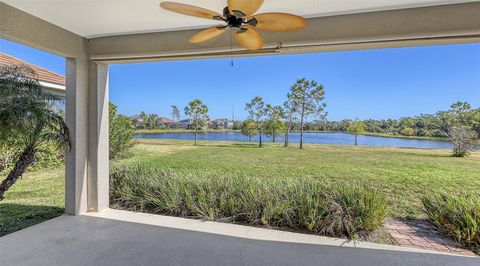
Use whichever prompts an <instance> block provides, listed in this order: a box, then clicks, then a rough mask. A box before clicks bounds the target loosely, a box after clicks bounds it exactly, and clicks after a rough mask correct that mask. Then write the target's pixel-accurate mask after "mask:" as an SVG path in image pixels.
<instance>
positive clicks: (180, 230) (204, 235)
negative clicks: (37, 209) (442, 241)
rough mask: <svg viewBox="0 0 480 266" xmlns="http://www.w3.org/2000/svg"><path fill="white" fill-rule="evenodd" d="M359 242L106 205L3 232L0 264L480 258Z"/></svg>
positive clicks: (469, 261) (454, 261)
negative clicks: (105, 206) (127, 210)
mask: <svg viewBox="0 0 480 266" xmlns="http://www.w3.org/2000/svg"><path fill="white" fill-rule="evenodd" d="M225 234H228V235H225ZM342 244H343V246H341V245H342ZM352 245H353V243H347V244H345V242H344V240H339V239H335V238H326V237H318V236H310V235H302V234H295V233H289V232H281V231H274V230H267V229H261V228H252V227H247V226H241V225H230V224H219V223H213V222H202V221H196V220H189V219H181V218H174V217H165V216H157V215H149V214H140V213H132V212H125V211H117V210H106V211H104V212H100V213H92V214H87V215H80V216H61V217H58V218H55V219H52V220H50V221H47V222H44V223H41V224H38V225H35V226H32V227H30V228H27V229H24V230H21V231H19V232H16V233H13V234H10V235H6V236H4V237H1V238H0V265H369V266H371V265H435V266H438V265H462V266H468V265H480V259H479V258H477V257H462V256H452V255H444V254H435V253H425V252H422V251H420V250H413V249H410V250H409V249H404V248H399V247H391V246H386V245H378V244H371V243H370V244H369V243H364V242H357V243H356V246H357V247H351V246H352Z"/></svg>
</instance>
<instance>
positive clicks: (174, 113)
mask: <svg viewBox="0 0 480 266" xmlns="http://www.w3.org/2000/svg"><path fill="white" fill-rule="evenodd" d="M171 108H172V112H170V115H171V116H172V120H173V121H178V120H179V119H180V110H178V108H177V106H176V105H172V106H171Z"/></svg>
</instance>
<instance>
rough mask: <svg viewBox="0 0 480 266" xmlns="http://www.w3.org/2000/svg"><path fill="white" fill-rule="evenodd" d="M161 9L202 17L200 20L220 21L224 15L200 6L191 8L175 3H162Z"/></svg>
mask: <svg viewBox="0 0 480 266" xmlns="http://www.w3.org/2000/svg"><path fill="white" fill-rule="evenodd" d="M160 7H162V8H163V9H166V10H170V11H173V12H177V13H180V14H184V15H189V16H194V17H200V18H209V19H220V18H222V15H220V14H219V13H217V12H215V11H212V10H208V9H205V8H201V7H198V6H191V5H186V4H180V3H175V2H161V3H160Z"/></svg>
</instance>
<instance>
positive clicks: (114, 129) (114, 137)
mask: <svg viewBox="0 0 480 266" xmlns="http://www.w3.org/2000/svg"><path fill="white" fill-rule="evenodd" d="M109 123H110V124H109V138H110V140H109V155H110V159H118V158H122V157H125V156H127V155H128V152H129V151H130V148H131V147H132V146H133V131H134V129H133V126H132V123H131V122H130V121H129V120H128V119H127V118H125V117H123V116H121V115H118V114H117V106H115V105H114V104H113V103H110V105H109Z"/></svg>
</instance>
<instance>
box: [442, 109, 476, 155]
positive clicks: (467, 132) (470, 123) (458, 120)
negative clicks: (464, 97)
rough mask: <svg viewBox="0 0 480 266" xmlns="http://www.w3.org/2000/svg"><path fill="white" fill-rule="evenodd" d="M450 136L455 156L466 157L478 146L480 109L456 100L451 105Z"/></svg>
mask: <svg viewBox="0 0 480 266" xmlns="http://www.w3.org/2000/svg"><path fill="white" fill-rule="evenodd" d="M448 113H449V114H450V121H449V128H448V136H449V138H450V141H451V142H452V145H453V156H455V157H465V156H469V155H470V151H472V150H474V149H475V147H477V146H478V138H479V137H480V136H479V133H477V132H476V129H478V128H479V127H480V109H477V110H472V107H471V105H470V104H469V103H467V102H456V103H454V104H452V105H451V106H450V110H449V112H448Z"/></svg>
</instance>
